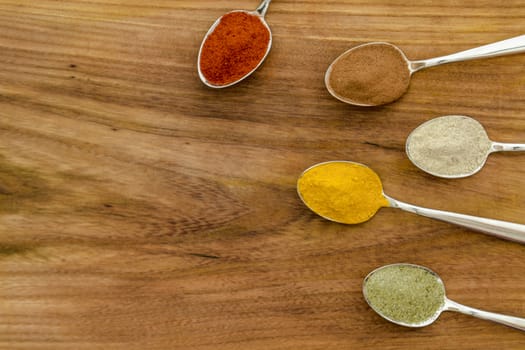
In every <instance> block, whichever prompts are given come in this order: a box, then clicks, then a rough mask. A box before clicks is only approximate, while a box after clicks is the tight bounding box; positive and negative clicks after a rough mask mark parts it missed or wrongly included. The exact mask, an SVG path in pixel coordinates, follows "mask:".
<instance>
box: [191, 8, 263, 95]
mask: <svg viewBox="0 0 525 350" xmlns="http://www.w3.org/2000/svg"><path fill="white" fill-rule="evenodd" d="M270 2H271V0H263V1H262V2H261V4H260V5H259V6H258V7H257V9H255V10H254V11H246V10H235V11H230V12H228V13H226V14H224V15H223V16H221V17H219V18H218V19H217V20H216V21H215V22H214V23H213V25H212V26H211V27H210V29H209V30H208V32H207V33H206V35H205V36H204V39H203V40H202V43H201V46H200V49H199V54H198V58H197V71H198V74H199V78H200V79H201V81H202V82H203V83H204V84H205V85H206V86H208V87H210V88H214V89H222V88H226V87H230V86H232V85H235V84H237V83H239V82H241V81H243V80H244V79H246V78H248V77H249V76H250V75H251V74H252V73H253V72H255V71H256V70H257V69H258V68H259V67H260V66H261V65H262V63H263V62H264V60H265V59H266V57H267V56H268V54H269V52H270V49H271V47H272V32H271V30H270V26H269V25H268V23H267V22H266V20H265V15H266V12H267V11H268V7H269V5H270ZM236 14H245V15H246V18H249V19H252V20H253V21H254V22H253V23H255V24H256V25H259V26H262V27H261V28H263V29H264V31H267V36H268V39H267V40H268V41H267V43H266V46H265V47H266V48H265V50H261V48H260V47H259V46H258V47H257V50H258V51H257V54H256V55H254V57H249V60H250V61H249V64H248V65H247V66H244V67H240V66H239V60H238V58H239V57H238V55H242V53H243V51H244V50H246V45H253V39H252V37H251V36H249V35H246V33H234V34H233V36H235V37H236V39H238V38H239V37H242V36H243V35H244V37H245V39H246V40H245V42H243V45H242V46H239V47H238V48H236V49H234V46H235V44H234V43H229V44H228V45H225V46H226V47H229V49H230V50H232V52H233V55H234V57H230V56H228V57H223V56H217V53H216V50H215V49H214V48H208V47H207V46H206V45H207V42H208V41H209V39H210V37H211V36H212V34H214V33H215V31H216V30H217V28H220V25H221V23H222V22H223V20H224V19H225V18H228V16H231V15H236ZM222 44H223V45H224V44H225V43H222ZM256 44H259V45H261V44H262V43H256ZM203 53H207V54H213V55H214V57H218V62H217V64H211V63H209V62H205V60H204V59H203ZM203 65H206V66H205V67H203ZM224 67H228V68H229V69H232V68H237V69H240V71H239V72H238V73H237V74H235V75H233V78H232V79H227V80H224V79H218V78H217V77H215V75H214V74H213V72H214V71H216V70H217V69H223V68H224Z"/></svg>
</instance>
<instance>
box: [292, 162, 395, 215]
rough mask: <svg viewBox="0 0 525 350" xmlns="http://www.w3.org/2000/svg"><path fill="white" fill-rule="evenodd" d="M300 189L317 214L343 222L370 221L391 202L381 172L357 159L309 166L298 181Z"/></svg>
mask: <svg viewBox="0 0 525 350" xmlns="http://www.w3.org/2000/svg"><path fill="white" fill-rule="evenodd" d="M297 191H298V192H299V196H300V197H301V199H302V200H303V202H304V203H305V204H306V206H307V207H308V208H310V209H311V210H312V211H314V212H315V213H316V214H318V215H320V216H322V217H324V218H326V219H329V220H332V221H336V222H340V223H344V224H358V223H361V222H364V221H367V220H368V219H370V218H371V217H372V216H374V214H375V213H376V212H377V210H379V208H381V207H386V206H388V200H387V199H386V198H385V196H384V195H383V186H382V185H381V180H380V179H379V176H377V174H376V173H375V172H374V171H373V170H372V169H370V168H368V167H367V166H364V165H362V164H359V163H354V162H345V161H335V162H326V163H320V164H318V165H316V166H313V167H311V168H309V169H307V170H306V171H305V172H304V173H303V174H302V175H301V177H300V178H299V180H298V181H297Z"/></svg>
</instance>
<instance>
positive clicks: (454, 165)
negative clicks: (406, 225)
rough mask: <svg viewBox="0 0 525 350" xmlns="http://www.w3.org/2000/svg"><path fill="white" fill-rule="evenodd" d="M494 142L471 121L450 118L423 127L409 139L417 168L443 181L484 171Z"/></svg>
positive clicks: (427, 123)
mask: <svg viewBox="0 0 525 350" xmlns="http://www.w3.org/2000/svg"><path fill="white" fill-rule="evenodd" d="M491 146H492V141H491V140H490V139H489V138H488V136H487V133H486V132H485V129H484V128H483V126H482V125H481V124H480V123H479V122H478V121H476V120H475V119H472V118H470V117H466V116H460V115H449V116H444V117H438V118H434V119H432V120H429V121H428V122H426V123H423V124H421V125H420V126H419V127H417V128H416V129H415V130H414V131H412V133H411V134H410V135H409V137H408V139H407V144H406V152H407V155H408V157H409V159H410V160H411V161H412V163H414V164H415V165H416V166H417V167H419V168H420V169H422V170H423V171H426V172H427V173H430V174H432V175H436V176H440V177H465V176H468V175H471V174H473V173H475V172H477V171H478V170H480V169H481V167H482V166H483V164H484V163H485V160H486V159H487V155H488V154H489V151H490V148H491Z"/></svg>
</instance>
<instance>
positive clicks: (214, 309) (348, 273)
mask: <svg viewBox="0 0 525 350" xmlns="http://www.w3.org/2000/svg"><path fill="white" fill-rule="evenodd" d="M257 5H258V1H256V0H250V1H248V0H245V1H241V0H232V1H225V0H224V1H221V0H214V1H204V0H197V1H189V0H187V1H186V0H149V1H142V0H128V1H120V0H96V1H85V0H71V1H57V0H39V1H34V0H31V1H29V0H0V64H1V69H0V275H1V282H0V348H1V349H197V350H205V349H279V350H281V349H302V350H307V349H323V350H325V349H524V348H525V336H524V334H523V333H522V332H519V331H516V330H514V329H511V328H508V327H505V326H501V325H497V324H493V323H490V322H486V321H482V320H478V319H474V318H472V317H468V316H464V315H460V314H456V313H445V314H443V315H442V316H441V317H440V319H439V320H438V321H437V322H436V323H434V324H433V325H432V326H430V327H426V328H424V329H417V330H413V329H407V328H403V327H399V326H396V325H393V324H390V323H388V322H386V321H384V320H382V319H381V318H380V317H379V316H377V315H376V314H375V313H374V312H372V311H371V309H370V308H369V307H368V306H367V305H366V303H365V301H364V299H363V297H362V294H361V285H362V279H363V277H364V276H366V274H367V273H368V272H370V271H371V270H372V269H374V268H376V267H378V266H381V265H384V264H389V263H395V262H410V263H416V264H421V265H424V266H427V267H429V268H431V269H433V270H435V271H436V272H438V273H439V274H440V275H441V276H442V278H443V280H444V281H445V284H446V287H447V294H448V296H449V297H450V298H451V299H453V300H456V301H458V302H461V303H464V304H466V305H470V306H474V307H478V308H482V309H487V310H492V311H495V312H501V313H506V314H512V315H516V316H525V273H524V272H525V247H524V246H523V245H520V244H517V243H513V242H509V241H504V240H501V239H497V238H494V237H490V236H487V235H484V234H480V233H476V232H473V231H470V230H466V229H462V228H458V227H456V226H453V225H450V224H446V223H441V222H436V221H433V220H431V219H428V218H424V217H418V216H416V215H412V214H409V213H405V212H402V211H400V210H396V209H388V208H387V209H381V210H380V211H379V212H378V214H377V215H376V216H375V217H374V218H373V219H372V220H370V221H368V222H367V223H365V224H361V225H356V226H346V225H339V224H335V223H331V222H328V221H325V220H323V219H321V218H320V217H318V216H316V215H315V214H313V213H312V212H310V211H309V210H308V209H307V208H306V207H305V206H304V205H303V204H302V203H301V202H300V200H299V198H298V196H297V194H296V189H295V184H296V180H297V177H298V175H299V174H300V173H301V172H302V171H303V170H304V169H305V168H307V167H309V166H311V165H313V164H315V163H317V162H322V161H328V160H334V159H344V160H353V161H357V162H361V163H365V164H367V165H369V166H370V167H371V168H373V169H374V170H375V171H376V172H377V173H378V174H379V175H380V177H381V178H382V180H383V185H384V188H385V193H387V194H389V195H390V196H392V197H394V198H397V199H400V200H403V201H406V202H409V203H413V204H418V205H422V206H427V207H431V208H437V209H444V210H451V211H457V212H462V213H466V214H472V215H478V216H483V217H491V218H496V219H501V220H507V221H512V222H518V223H524V224H525V216H524V215H523V213H524V210H525V177H524V176H523V169H524V167H525V156H523V155H520V154H517V153H515V154H508V153H507V154H503V153H502V154H494V155H491V156H490V158H489V160H488V162H487V164H486V166H485V167H484V169H483V170H482V171H481V172H480V173H478V174H477V175H475V176H472V177H470V178H466V179H461V180H443V179H437V178H434V177H431V176H429V175H427V174H425V173H423V172H421V171H419V170H417V169H416V168H415V167H414V166H413V165H412V164H411V163H410V162H409V160H408V159H407V157H406V155H405V153H404V144H405V139H406V137H407V135H408V134H409V133H410V131H412V130H413V129H414V128H415V127H416V126H418V125H419V124H420V123H422V122H424V121H426V120H428V119H431V118H433V117H436V116H439V115H446V114H464V115H470V116H472V117H475V118H476V119H478V120H479V121H480V122H481V123H482V124H483V125H484V126H485V127H486V128H487V130H488V134H489V136H490V137H491V139H493V140H496V141H502V142H520V141H521V142H523V141H525V105H524V103H523V101H524V98H525V56H524V55H514V56H507V57H500V58H492V59H487V60H480V61H471V62H464V63H457V64H451V65H447V66H441V67H436V68H432V69H428V70H425V71H422V72H419V73H417V74H416V75H415V76H414V77H413V80H412V84H411V86H410V89H409V91H408V93H407V94H406V95H405V96H404V97H403V98H401V99H400V100H399V101H397V102H395V103H393V104H390V105H387V106H384V107H377V108H370V109H366V108H358V107H352V106H349V105H345V104H343V103H341V102H339V101H337V100H335V99H334V98H332V97H331V96H330V95H329V94H328V93H327V91H326V89H325V87H324V83H323V77H324V72H325V70H326V68H327V67H328V65H329V64H330V62H331V61H332V60H333V59H335V58H336V57H337V56H338V55H339V54H341V53H342V52H343V51H345V50H346V49H348V48H350V47H352V46H354V45H356V44H359V43H363V42H368V41H379V40H380V41H389V42H392V43H395V44H397V45H398V46H400V47H401V48H402V49H403V50H404V51H405V52H406V54H407V56H408V57H409V58H412V59H422V58H429V57H435V56H439V55H444V54H448V53H452V52H456V51H460V50H464V49H468V48H471V47H474V46H479V45H482V44H486V43H490V42H494V41H498V40H502V39H505V38H509V37H513V36H517V35H521V34H523V31H524V27H523V23H524V21H525V6H524V4H523V1H521V0H509V1H500V2H494V1H479V0H466V1H453V0H444V1H432V0H423V1H413V0H403V1H402V0H388V1H387V0H384V1H379V0H377V1H375V0H374V1H363V0H361V1H352V0H346V1H345V0H337V1H326V2H324V1H318V0H303V1H288V0H275V1H273V2H272V4H271V6H270V9H269V11H268V14H267V17H266V18H267V21H268V23H269V25H270V26H271V28H272V32H273V39H274V46H273V48H272V51H271V53H270V55H269V56H268V59H267V60H266V62H265V64H264V65H263V66H262V67H261V69H260V70H259V71H257V72H256V73H255V74H254V75H253V76H252V77H250V78H249V79H247V80H246V81H244V82H243V83H241V84H239V85H237V86H235V87H231V88H228V89H223V90H212V89H209V88H207V87H205V86H204V85H203V84H202V83H201V82H200V80H199V79H198V75H197V69H196V58H197V52H198V49H199V45H200V42H201V40H202V37H203V35H204V34H205V33H206V31H207V29H208V28H209V26H210V25H211V24H212V23H213V21H214V20H215V19H216V18H217V17H219V16H220V15H221V14H223V13H225V12H227V11H229V10H232V9H254V8H255V7H257Z"/></svg>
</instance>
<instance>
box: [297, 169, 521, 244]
mask: <svg viewBox="0 0 525 350" xmlns="http://www.w3.org/2000/svg"><path fill="white" fill-rule="evenodd" d="M334 163H339V164H342V165H345V164H349V165H351V166H352V167H354V166H359V167H362V168H363V169H368V170H369V172H370V173H372V174H373V175H374V178H366V179H362V178H349V179H348V181H355V182H358V183H359V182H363V180H367V181H373V182H377V186H376V187H377V188H379V189H380V190H379V191H378V192H377V193H370V195H372V196H376V198H375V199H374V200H373V201H371V202H368V203H364V205H363V207H362V208H359V210H361V211H367V214H368V215H366V217H367V219H363V220H361V221H359V222H355V221H354V222H345V219H344V218H340V217H329V216H327V214H324V213H322V208H321V207H319V206H318V205H317V203H316V201H315V199H311V196H310V194H309V193H307V191H308V189H306V190H305V188H304V187H305V186H304V184H305V183H307V182H309V181H312V180H314V179H313V178H312V176H311V172H312V170H314V169H315V170H316V172H317V174H319V173H320V172H324V173H325V175H326V176H327V177H329V176H331V174H332V173H331V171H332V170H331V169H330V167H329V166H327V165H330V164H334ZM314 181H315V180H314ZM319 186H322V187H324V188H325V190H326V191H327V192H330V191H331V192H334V191H337V189H335V188H333V187H328V186H326V185H325V184H323V183H319ZM297 192H298V194H299V197H300V198H301V200H302V201H303V203H304V204H305V205H306V206H307V207H308V208H309V209H310V210H312V211H313V212H314V213H316V214H318V215H319V216H322V217H323V218H325V219H328V220H331V221H334V222H338V223H343V224H357V223H361V222H365V221H367V220H368V219H370V218H371V217H373V216H374V215H375V213H376V212H377V211H378V210H379V209H380V208H381V207H391V208H397V209H401V210H404V211H407V212H410V213H414V214H418V215H421V216H426V217H429V218H432V219H437V220H441V221H445V222H449V223H452V224H456V225H459V226H462V227H466V228H469V229H472V230H476V231H480V232H483V233H486V234H489V235H492V236H496V237H499V238H503V239H508V240H512V241H516V242H519V243H525V225H521V224H516V223H511V222H507V221H500V220H495V219H487V218H482V217H477V216H472V215H465V214H459V213H454V212H448V211H444V210H436V209H429V208H424V207H419V206H416V205H413V204H408V203H405V202H402V201H399V200H396V199H394V198H392V197H389V196H387V195H386V194H385V193H384V192H383V190H382V184H381V179H380V178H379V176H378V175H377V174H376V173H375V172H373V170H371V169H370V168H368V167H367V166H366V165H363V164H360V163H355V162H349V161H330V162H324V163H319V164H316V165H314V166H312V167H310V168H308V169H306V170H305V171H304V172H303V173H302V174H301V176H300V177H299V179H298V181H297ZM350 195H353V193H351V194H350ZM305 196H306V197H308V199H305ZM352 201H353V202H355V203H360V202H362V201H363V199H362V198H359V197H357V198H352Z"/></svg>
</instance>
